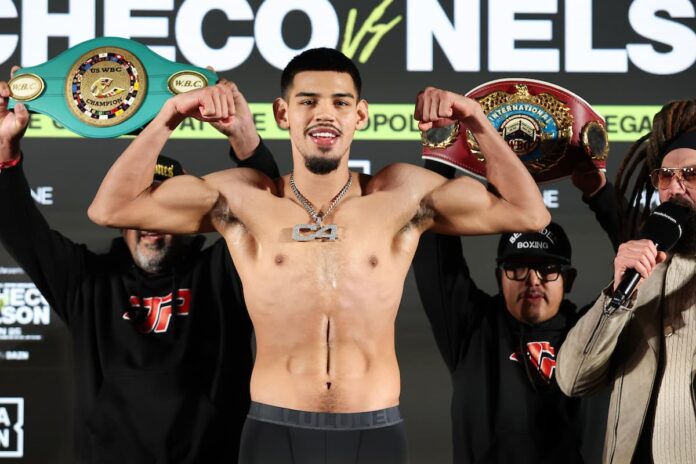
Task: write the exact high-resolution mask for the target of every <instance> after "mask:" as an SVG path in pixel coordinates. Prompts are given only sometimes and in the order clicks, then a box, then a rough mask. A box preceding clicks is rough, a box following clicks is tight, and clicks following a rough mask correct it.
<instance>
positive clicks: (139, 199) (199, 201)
mask: <svg viewBox="0 0 696 464" xmlns="http://www.w3.org/2000/svg"><path fill="white" fill-rule="evenodd" d="M218 197H219V193H218V192H217V190H215V189H214V188H213V187H212V186H211V185H208V184H207V183H206V181H204V180H203V179H199V178H197V177H194V176H188V175H184V176H177V177H173V178H171V179H168V180H166V181H164V182H162V183H161V184H158V185H154V186H152V187H149V188H147V189H145V190H144V191H143V192H141V193H140V194H139V195H137V196H136V197H134V198H131V199H127V200H118V199H114V200H113V201H108V199H106V200H104V201H102V202H101V203H100V204H99V207H100V208H99V209H96V208H93V207H90V211H89V216H90V218H91V219H92V220H93V221H94V222H96V223H97V224H99V225H104V226H107V227H114V228H120V229H141V230H151V231H157V232H163V233H172V234H189V233H195V232H200V231H205V230H207V229H209V228H210V226H209V222H208V221H207V220H206V215H207V214H208V212H209V211H210V210H211V209H212V208H213V206H214V205H215V203H216V201H217V199H218ZM93 206H94V205H93ZM204 229H205V230H204Z"/></svg>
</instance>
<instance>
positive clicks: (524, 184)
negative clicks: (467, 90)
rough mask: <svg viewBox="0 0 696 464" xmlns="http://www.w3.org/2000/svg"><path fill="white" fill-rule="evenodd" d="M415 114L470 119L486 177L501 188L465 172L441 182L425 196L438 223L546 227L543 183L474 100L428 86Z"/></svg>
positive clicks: (450, 227)
mask: <svg viewBox="0 0 696 464" xmlns="http://www.w3.org/2000/svg"><path fill="white" fill-rule="evenodd" d="M415 117H416V119H418V120H419V121H421V123H420V124H421V126H422V129H428V128H429V127H430V126H431V125H433V124H436V125H440V126H441V125H443V123H444V124H451V123H452V122H454V121H453V119H454V120H456V121H460V122H462V123H464V125H465V126H466V127H467V128H468V129H469V130H470V131H471V132H472V134H473V135H474V137H476V141H477V142H478V144H479V147H480V149H481V153H483V155H484V156H485V158H486V177H487V179H488V182H489V183H490V184H492V185H494V186H495V188H496V190H497V193H493V192H490V191H488V190H487V189H486V188H485V187H484V186H483V185H482V184H480V183H479V182H477V181H475V180H473V179H471V178H469V177H460V178H458V179H453V180H450V181H448V182H446V183H444V184H442V185H440V186H439V187H437V188H435V189H434V190H433V191H432V192H430V193H429V194H428V195H426V197H425V198H424V205H425V206H426V207H427V208H429V209H432V211H433V212H434V217H433V219H434V224H433V229H434V230H435V231H436V232H443V233H448V234H457V235H460V234H481V233H484V234H487V233H497V232H503V231H516V232H521V231H526V230H530V231H534V230H541V229H542V228H543V227H544V226H546V224H548V222H549V221H550V220H551V216H550V214H549V212H548V211H547V210H546V208H545V206H544V201H543V199H542V197H541V193H540V192H539V188H538V187H537V185H536V183H535V182H534V180H533V179H532V176H531V175H530V174H529V172H528V171H527V169H526V168H525V167H524V165H523V164H522V162H521V161H520V160H519V158H518V157H517V155H515V153H514V152H513V151H512V150H511V149H510V147H509V146H508V144H507V143H506V142H505V141H504V140H503V138H502V137H500V135H499V134H498V132H497V131H496V130H495V128H494V127H493V125H492V124H491V123H490V122H489V121H488V119H487V118H486V116H485V115H484V113H483V110H482V109H481V106H480V105H479V104H478V103H477V102H476V101H474V100H472V99H470V98H467V97H464V96H463V95H458V94H455V93H452V92H447V91H444V90H440V89H434V88H427V89H425V90H424V91H423V92H421V93H420V94H419V96H418V100H417V102H416V110H415Z"/></svg>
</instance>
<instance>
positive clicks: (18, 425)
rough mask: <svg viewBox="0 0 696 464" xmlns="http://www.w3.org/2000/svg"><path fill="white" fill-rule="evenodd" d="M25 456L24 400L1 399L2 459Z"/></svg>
mask: <svg viewBox="0 0 696 464" xmlns="http://www.w3.org/2000/svg"><path fill="white" fill-rule="evenodd" d="M22 456H24V398H0V458H21V457H22Z"/></svg>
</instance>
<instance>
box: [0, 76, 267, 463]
mask: <svg viewBox="0 0 696 464" xmlns="http://www.w3.org/2000/svg"><path fill="white" fill-rule="evenodd" d="M228 85H232V86H233V84H231V83H230V84H228ZM234 94H235V100H234V101H235V105H236V109H237V112H236V116H235V118H233V120H231V121H229V122H228V123H227V124H225V125H221V124H218V125H217V126H216V127H217V128H218V130H221V131H222V132H223V133H224V134H225V135H227V136H228V137H229V141H230V144H231V147H232V153H231V155H232V157H233V158H234V159H235V160H236V161H237V163H238V164H239V165H240V166H247V167H254V168H257V169H260V170H262V171H263V172H265V173H266V174H267V175H268V176H270V177H277V176H278V169H277V167H276V165H275V162H274V161H273V158H272V157H271V155H270V152H268V150H267V149H266V148H265V146H264V145H263V143H261V142H260V139H259V138H258V135H257V134H256V130H255V128H254V125H253V121H252V118H251V114H250V112H249V108H248V106H247V103H246V101H245V100H244V97H243V96H242V95H241V93H239V92H238V91H237V89H236V87H235V88H234ZM8 96H9V90H8V87H7V84H6V83H4V82H0V198H2V199H3V201H1V202H0V216H2V217H3V218H4V220H3V221H2V222H1V223H0V243H2V246H4V247H5V248H6V249H7V251H8V252H9V253H10V254H11V255H12V257H13V258H14V259H15V260H16V261H17V262H18V263H19V264H20V265H21V266H22V268H23V269H24V270H25V272H26V273H27V274H28V275H29V277H30V278H31V279H32V280H33V281H34V282H35V284H36V286H37V287H38V288H39V290H40V291H41V293H42V294H43V296H44V297H45V298H46V299H47V300H48V302H49V303H50V305H51V307H52V308H53V309H54V310H55V311H56V313H57V314H58V315H59V316H60V317H61V319H63V321H65V323H66V325H67V326H68V328H69V330H70V333H71V337H72V342H73V350H74V357H75V389H76V391H75V428H74V434H75V440H74V446H75V460H76V462H79V463H96V462H99V463H119V464H122V463H128V464H145V463H158V464H164V463H206V464H207V463H212V462H216V463H218V462H219V463H234V462H237V454H238V450H239V448H238V447H239V437H240V433H241V429H242V425H243V423H244V420H245V418H246V414H247V411H248V406H249V377H250V373H251V367H252V353H251V343H250V342H251V323H250V321H249V318H248V315H247V312H246V307H245V305H244V300H243V295H242V288H241V284H240V281H239V277H238V275H237V273H236V271H235V268H234V265H233V263H232V261H231V259H230V254H229V251H228V250H227V247H226V245H225V242H224V240H222V239H219V240H217V241H216V242H215V243H214V244H213V245H212V246H210V247H208V248H206V249H202V245H203V241H204V238H203V237H183V236H172V235H164V234H152V233H143V232H140V231H136V230H124V231H122V234H123V238H119V239H116V240H114V242H113V245H112V247H111V250H110V251H109V252H108V253H107V254H95V253H92V252H91V251H89V250H88V249H87V248H86V247H84V246H83V245H78V244H75V243H73V242H72V241H71V240H70V239H68V238H66V237H64V236H62V235H61V234H60V233H59V232H57V231H54V230H51V228H50V227H49V225H48V224H47V223H46V221H45V219H44V218H43V216H42V215H41V213H40V212H39V210H38V209H37V208H36V205H35V204H34V201H33V200H32V197H31V194H30V190H29V186H28V183H27V180H26V178H25V177H24V172H23V167H22V155H21V153H20V149H19V142H20V140H21V138H22V135H23V134H24V131H25V130H26V127H27V124H28V121H29V115H28V113H27V110H26V108H25V107H24V106H23V105H21V104H19V105H17V107H16V108H15V110H14V112H10V111H8V109H7V102H8ZM235 153H236V154H237V155H239V158H237V156H235ZM159 161H160V162H159V163H158V167H157V171H156V172H157V174H158V175H159V176H158V177H160V178H166V177H171V176H173V175H176V174H178V173H180V172H181V168H180V166H179V165H178V163H176V162H174V161H173V160H168V159H164V158H161V159H160V160H159Z"/></svg>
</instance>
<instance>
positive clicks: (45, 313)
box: [0, 282, 51, 341]
mask: <svg viewBox="0 0 696 464" xmlns="http://www.w3.org/2000/svg"><path fill="white" fill-rule="evenodd" d="M50 323H51V308H50V306H49V305H48V302H47V301H46V299H45V298H44V297H43V296H42V295H41V293H40V292H39V290H38V289H37V288H36V285H34V284H33V283H31V282H2V283H0V341H7V340H19V341H25V340H37V341H38V340H42V339H43V336H42V335H41V334H27V333H24V332H23V328H24V326H38V327H44V326H47V325H49V324H50Z"/></svg>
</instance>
